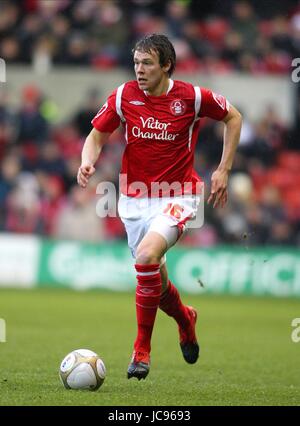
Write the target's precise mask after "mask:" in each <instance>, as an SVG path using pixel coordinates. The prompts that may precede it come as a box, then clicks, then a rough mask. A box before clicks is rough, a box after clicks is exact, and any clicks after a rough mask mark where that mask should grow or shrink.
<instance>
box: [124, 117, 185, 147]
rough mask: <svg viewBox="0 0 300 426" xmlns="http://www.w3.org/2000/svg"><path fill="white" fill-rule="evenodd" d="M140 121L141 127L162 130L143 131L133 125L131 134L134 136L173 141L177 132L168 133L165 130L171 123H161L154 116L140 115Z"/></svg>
mask: <svg viewBox="0 0 300 426" xmlns="http://www.w3.org/2000/svg"><path fill="white" fill-rule="evenodd" d="M140 119H141V122H142V128H143V129H147V130H148V129H149V130H162V131H161V132H160V133H156V132H149V131H146V132H143V131H142V130H141V129H140V127H138V126H134V127H133V128H132V135H133V136H134V137H136V138H141V139H155V140H165V141H174V140H175V139H176V137H177V136H178V135H179V133H170V132H168V131H167V128H168V126H171V123H162V122H160V121H158V120H157V119H155V118H154V117H148V118H146V119H144V118H143V117H140Z"/></svg>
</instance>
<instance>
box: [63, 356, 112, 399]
mask: <svg viewBox="0 0 300 426" xmlns="http://www.w3.org/2000/svg"><path fill="white" fill-rule="evenodd" d="M105 376H106V368H105V365H104V362H103V361H102V359H101V358H100V357H99V356H98V355H97V354H96V353H95V352H93V351H90V350H88V349H76V350H75V351H72V352H70V353H69V354H68V355H66V356H65V358H64V359H63V360H62V362H61V364H60V367H59V377H60V379H61V381H62V383H63V385H64V387H65V388H66V389H88V390H93V391H94V390H97V389H99V388H100V386H101V385H102V384H103V382H104V379H105Z"/></svg>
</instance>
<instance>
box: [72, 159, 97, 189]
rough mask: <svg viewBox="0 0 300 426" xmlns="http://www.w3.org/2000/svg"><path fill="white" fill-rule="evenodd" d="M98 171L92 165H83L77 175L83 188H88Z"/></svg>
mask: <svg viewBox="0 0 300 426" xmlns="http://www.w3.org/2000/svg"><path fill="white" fill-rule="evenodd" d="M95 171H96V169H95V167H94V166H92V165H84V164H82V165H81V166H80V167H79V169H78V173H77V182H78V185H79V186H81V188H86V186H87V184H88V181H89V179H90V177H91V176H93V174H94V173H95Z"/></svg>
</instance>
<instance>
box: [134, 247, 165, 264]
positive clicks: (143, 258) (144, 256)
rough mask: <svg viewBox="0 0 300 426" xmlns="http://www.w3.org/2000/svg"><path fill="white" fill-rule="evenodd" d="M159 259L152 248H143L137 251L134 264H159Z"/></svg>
mask: <svg viewBox="0 0 300 426" xmlns="http://www.w3.org/2000/svg"><path fill="white" fill-rule="evenodd" d="M160 260H161V259H160V257H159V255H158V254H157V253H156V252H155V250H154V249H152V248H143V249H141V250H138V251H137V256H136V263H138V264H139V265H153V264H156V263H160Z"/></svg>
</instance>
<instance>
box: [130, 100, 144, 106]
mask: <svg viewBox="0 0 300 426" xmlns="http://www.w3.org/2000/svg"><path fill="white" fill-rule="evenodd" d="M129 103H130V104H132V105H145V102H141V101H129Z"/></svg>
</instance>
